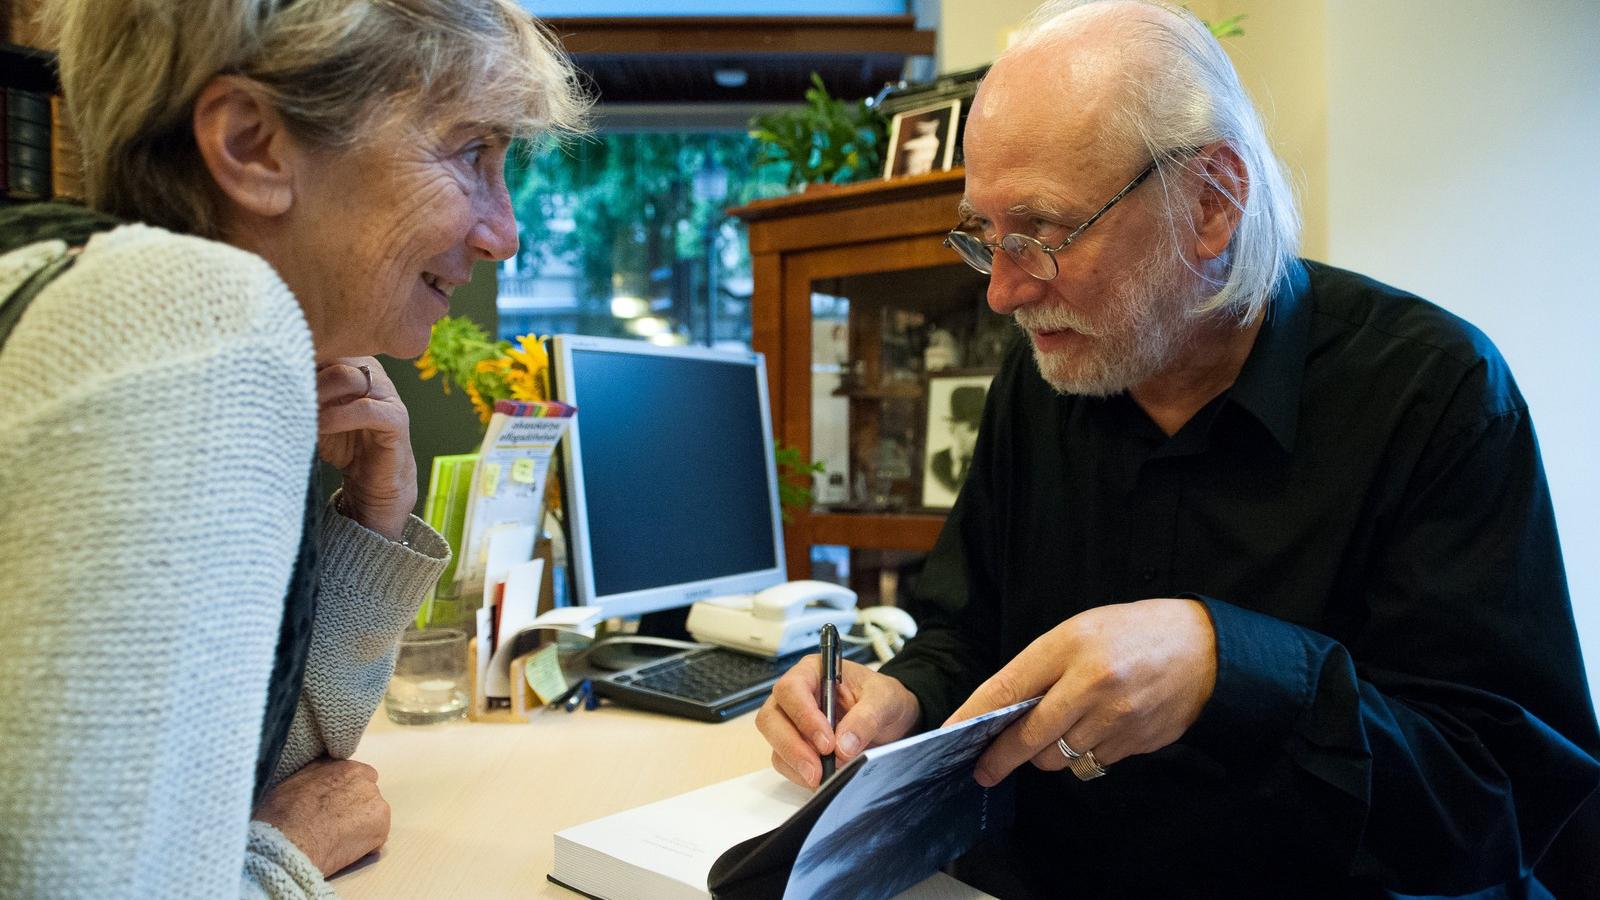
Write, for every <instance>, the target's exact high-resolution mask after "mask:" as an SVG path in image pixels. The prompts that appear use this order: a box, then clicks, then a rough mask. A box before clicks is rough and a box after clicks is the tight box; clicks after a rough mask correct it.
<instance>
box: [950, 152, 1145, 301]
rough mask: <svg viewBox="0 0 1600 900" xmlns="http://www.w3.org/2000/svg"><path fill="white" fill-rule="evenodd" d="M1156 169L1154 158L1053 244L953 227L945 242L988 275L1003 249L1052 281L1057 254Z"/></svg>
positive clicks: (1027, 268) (1042, 278) (1039, 276)
mask: <svg viewBox="0 0 1600 900" xmlns="http://www.w3.org/2000/svg"><path fill="white" fill-rule="evenodd" d="M1155 170H1156V164H1155V162H1154V161H1153V160H1152V161H1151V163H1150V165H1148V166H1145V167H1144V171H1142V172H1140V173H1139V174H1138V175H1135V176H1134V177H1133V180H1132V181H1130V182H1128V183H1127V184H1125V185H1123V187H1122V190H1120V191H1117V193H1116V196H1114V197H1112V198H1111V199H1110V200H1107V201H1106V203H1105V205H1104V206H1102V207H1100V208H1099V209H1098V210H1095V213H1094V215H1092V216H1090V217H1089V218H1087V219H1084V220H1083V224H1082V225H1079V226H1078V227H1077V228H1074V229H1072V233H1071V234H1069V235H1067V237H1066V240H1064V241H1062V242H1061V243H1059V244H1057V245H1055V246H1054V247H1046V246H1045V245H1044V244H1042V243H1040V242H1039V240H1038V239H1037V238H1032V237H1029V236H1028V235H1025V234H1008V235H1006V236H1004V237H1002V238H1000V240H998V241H986V240H984V239H983V238H982V237H981V236H979V235H976V234H973V233H972V232H970V231H963V230H962V229H960V228H956V229H953V230H952V231H951V232H950V233H949V234H947V235H945V238H944V245H945V246H946V247H949V248H950V249H951V250H954V251H955V252H956V254H957V255H958V256H960V257H961V259H962V260H963V261H964V262H966V264H967V265H969V266H971V267H973V268H974V269H977V270H978V271H979V272H982V273H983V274H985V275H988V274H990V273H991V272H993V271H994V251H995V250H996V249H1000V250H1004V251H1005V252H1006V255H1007V256H1009V257H1011V261H1012V262H1014V263H1016V264H1017V268H1019V269H1021V270H1022V271H1024V272H1027V273H1028V274H1029V275H1032V276H1033V277H1034V278H1037V279H1039V280H1040V281H1050V280H1052V279H1054V278H1055V277H1056V275H1058V274H1060V272H1061V267H1060V265H1058V264H1057V263H1056V254H1057V253H1060V252H1061V251H1062V250H1065V249H1066V248H1067V247H1068V246H1070V245H1071V244H1072V242H1073V241H1075V240H1077V239H1078V237H1079V236H1080V235H1082V234H1083V233H1084V232H1085V231H1088V230H1089V226H1090V225H1093V224H1094V223H1096V222H1098V221H1100V217H1101V216H1103V215H1105V214H1106V213H1107V212H1108V211H1110V209H1111V207H1113V206H1116V205H1117V201H1119V200H1121V199H1122V198H1123V197H1126V196H1128V194H1130V193H1132V192H1133V189H1134V188H1136V187H1138V186H1139V185H1140V184H1141V183H1142V182H1143V181H1144V180H1145V179H1146V178H1149V177H1150V173H1151V172H1154V171H1155Z"/></svg>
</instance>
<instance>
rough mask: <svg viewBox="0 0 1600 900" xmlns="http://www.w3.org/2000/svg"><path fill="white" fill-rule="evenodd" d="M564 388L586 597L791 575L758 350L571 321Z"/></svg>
mask: <svg viewBox="0 0 1600 900" xmlns="http://www.w3.org/2000/svg"><path fill="white" fill-rule="evenodd" d="M552 345H553V346H552V353H551V357H552V358H551V363H552V368H553V371H554V376H555V377H554V386H555V392H556V395H557V398H558V399H560V400H563V401H566V402H568V403H572V404H575V405H576V406H577V407H578V416H577V420H576V422H575V424H574V425H573V427H572V428H571V429H570V430H569V431H568V433H567V436H566V439H565V447H564V449H563V452H562V457H563V460H564V467H565V469H564V473H563V474H564V475H565V485H566V491H567V494H566V498H567V502H566V503H565V508H566V510H567V515H568V526H569V531H570V535H571V544H570V547H571V561H572V562H571V565H572V575H573V586H574V588H575V592H576V594H577V601H578V602H579V603H581V604H583V605H585V606H597V607H600V608H601V609H603V610H604V612H605V615H606V617H608V618H610V617H613V616H633V615H638V614H641V613H647V612H654V611H658V610H666V609H672V608H675V607H682V606H687V605H689V604H690V603H693V602H694V601H695V600H699V599H702V598H705V597H713V596H721V595H724V594H738V593H752V592H755V591H758V590H760V589H762V588H765V587H770V586H771V585H774V584H779V583H781V582H783V581H785V580H787V579H786V577H785V572H784V556H783V521H782V519H783V516H782V510H781V508H780V507H779V505H778V474H777V465H776V462H775V460H774V458H773V453H772V415H771V412H770V408H769V406H768V400H767V370H766V361H765V359H764V358H763V357H762V355H761V354H759V353H751V352H729V351H723V350H712V349H709V348H706V347H658V346H656V345H654V344H650V343H647V342H644V341H627V340H616V339H612V338H596V337H585V336H579V335H558V336H557V337H556V338H555V339H554V340H553V342H552Z"/></svg>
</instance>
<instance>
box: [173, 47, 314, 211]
mask: <svg viewBox="0 0 1600 900" xmlns="http://www.w3.org/2000/svg"><path fill="white" fill-rule="evenodd" d="M194 139H195V143H196V144H197V145H198V146H199V148H200V156H201V158H202V159H204V160H205V164H206V168H207V169H208V170H210V172H211V180H212V181H213V182H215V183H216V185H217V189H218V190H220V191H221V192H222V195H223V196H224V197H226V198H227V199H228V200H229V201H231V202H232V203H233V204H234V205H236V206H238V207H239V208H240V209H242V210H244V211H246V212H248V213H252V214H254V215H257V216H265V217H271V216H279V215H282V214H283V213H285V212H288V210H289V207H290V206H292V205H293V203H294V166H293V165H292V163H293V160H292V159H291V156H292V154H293V153H294V152H295V149H296V148H295V146H294V143H293V141H292V140H291V139H290V137H289V133H288V130H287V129H286V128H285V127H284V124H283V120H282V119H281V118H280V117H279V116H278V114H277V112H276V111H275V110H274V109H273V108H272V107H271V105H270V104H269V103H267V100H266V98H265V97H264V96H262V94H261V93H260V92H259V90H258V89H256V87H255V85H254V84H252V83H251V82H250V81H249V80H248V79H245V78H241V77H239V76H236V75H218V76H217V77H215V78H213V79H211V81H210V82H208V83H207V84H206V86H205V87H203V88H201V89H200V96H199V97H197V98H196V99H195V104H194Z"/></svg>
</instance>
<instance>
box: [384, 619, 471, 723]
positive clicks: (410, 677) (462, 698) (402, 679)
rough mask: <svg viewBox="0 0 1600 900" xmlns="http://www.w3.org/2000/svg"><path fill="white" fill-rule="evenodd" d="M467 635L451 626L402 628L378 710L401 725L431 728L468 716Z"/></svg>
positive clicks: (469, 686) (469, 687)
mask: <svg viewBox="0 0 1600 900" xmlns="http://www.w3.org/2000/svg"><path fill="white" fill-rule="evenodd" d="M470 691H471V685H470V682H469V681H468V680H467V633H466V632H465V631H461V630H459V629H455V628H428V629H424V630H417V629H407V630H406V633H405V634H404V635H403V636H402V637H401V638H400V655H399V656H398V657H396V658H395V663H394V677H392V678H390V679H389V689H388V690H387V691H385V692H384V695H383V709H384V712H386V713H388V715H389V719H390V720H391V721H394V722H397V723H399V724H401V725H432V724H434V723H437V722H447V721H449V720H451V719H456V718H460V717H461V716H463V715H465V714H466V712H467V697H468V694H469V693H470Z"/></svg>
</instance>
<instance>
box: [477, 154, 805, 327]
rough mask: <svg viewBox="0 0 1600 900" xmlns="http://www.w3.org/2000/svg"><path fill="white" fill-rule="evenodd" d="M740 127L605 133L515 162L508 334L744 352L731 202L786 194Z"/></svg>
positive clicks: (503, 276) (743, 256) (742, 259)
mask: <svg viewBox="0 0 1600 900" xmlns="http://www.w3.org/2000/svg"><path fill="white" fill-rule="evenodd" d="M754 156H755V147H754V146H753V143H752V142H751V140H750V138H749V137H747V136H746V135H745V134H744V133H743V132H735V131H712V130H704V131H688V132H666V131H632V132H628V131H610V132H602V133H601V134H598V135H595V136H592V137H588V138H581V139H578V140H573V141H568V142H567V143H566V144H565V145H563V146H557V147H553V148H550V149H547V150H544V151H542V152H540V153H538V154H536V155H534V156H532V157H531V158H529V157H528V156H527V155H526V154H514V155H513V159H512V161H511V163H510V164H509V165H508V168H507V176H508V182H509V185H510V188H511V197H512V204H513V207H514V208H515V210H516V214H517V220H518V222H519V223H520V225H519V227H520V231H521V235H520V236H521V245H520V248H519V250H518V252H517V255H516V257H515V258H513V259H509V260H506V261H505V263H503V264H502V266H501V271H500V279H499V283H500V290H499V300H498V304H499V314H500V336H501V337H507V338H509V337H512V336H514V335H520V334H529V333H537V334H551V333H557V332H572V333H579V334H593V335H601V336H609V337H635V338H644V339H648V340H651V341H654V342H656V343H661V344H682V343H695V344H705V345H711V346H727V347H741V348H747V347H748V346H749V344H750V292H751V277H750V254H749V250H748V249H747V246H746V243H745V239H744V230H743V226H742V224H741V223H739V222H738V221H737V220H734V219H730V218H729V217H728V216H727V215H725V214H724V212H723V210H724V209H726V208H728V207H731V206H737V205H739V204H741V203H745V202H748V201H750V200H754V199H757V198H760V197H767V196H775V195H777V194H781V193H783V190H784V188H783V175H784V173H783V172H782V171H771V169H772V167H766V168H765V169H757V168H756V167H755V166H754V165H753V159H754Z"/></svg>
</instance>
